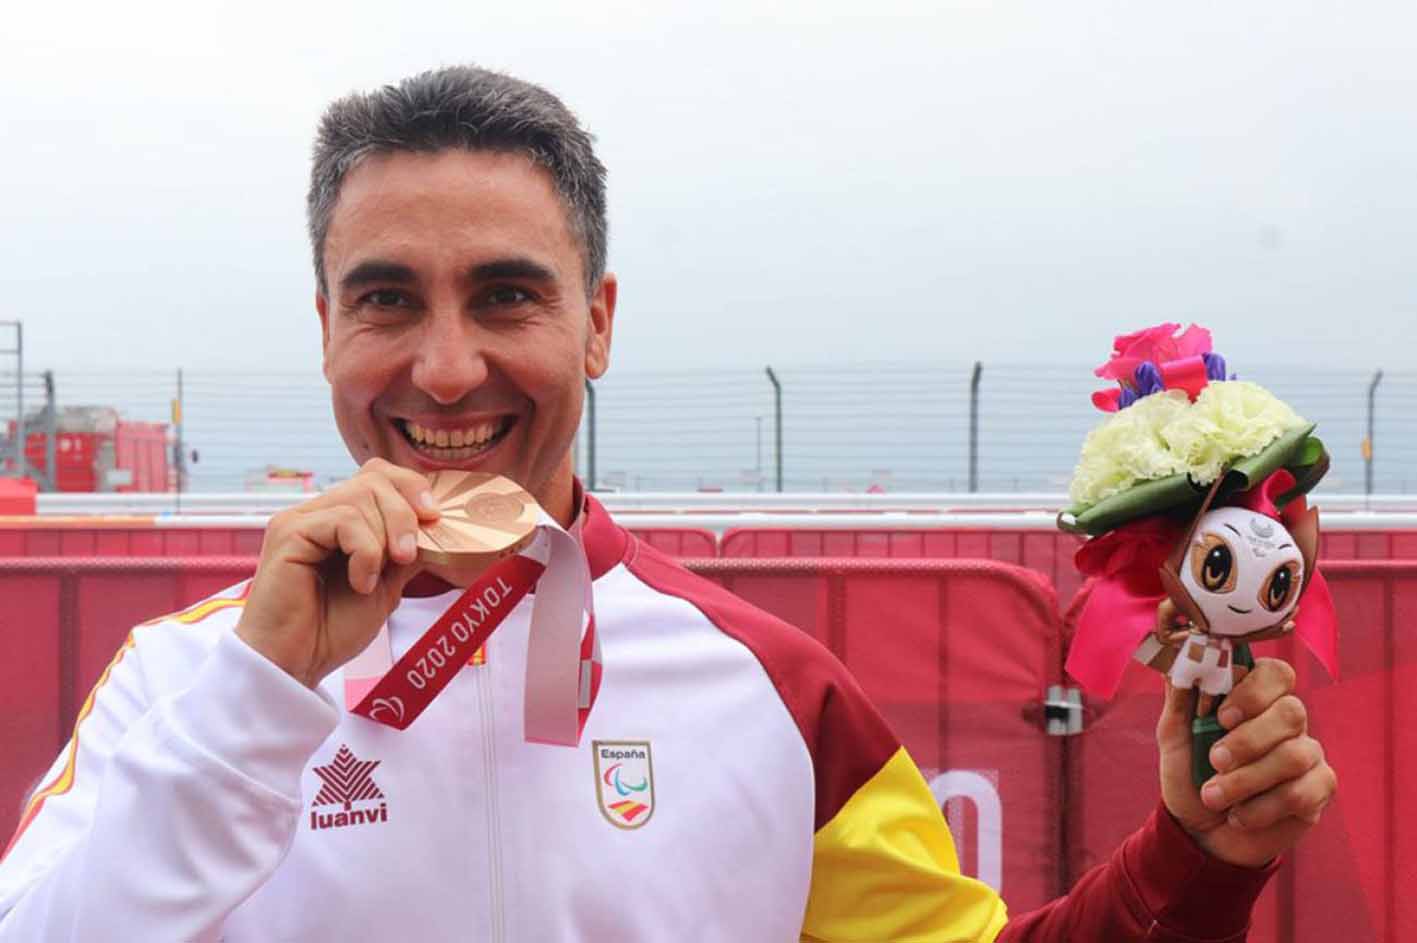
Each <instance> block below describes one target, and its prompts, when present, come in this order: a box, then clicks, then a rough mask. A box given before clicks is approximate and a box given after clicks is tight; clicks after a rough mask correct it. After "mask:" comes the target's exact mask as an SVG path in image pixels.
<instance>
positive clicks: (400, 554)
mask: <svg viewBox="0 0 1417 943" xmlns="http://www.w3.org/2000/svg"><path fill="white" fill-rule="evenodd" d="M369 490H370V493H371V494H372V495H373V498H374V502H375V505H376V509H377V513H378V515H379V527H380V529H381V531H382V532H383V535H384V545H385V546H386V547H387V548H388V552H389V557H390V559H392V560H394V561H396V562H398V563H412V562H413V561H414V559H415V558H416V557H417V556H418V530H419V526H418V512H417V511H415V510H414V508H413V506H412V505H410V504H409V503H408V499H407V498H405V497H404V496H403V494H402V493H401V492H400V491H399V490H398V489H397V488H395V487H394V486H393V483H392V482H391V481H389V480H388V479H385V478H379V477H374V476H371V478H370V480H369Z"/></svg>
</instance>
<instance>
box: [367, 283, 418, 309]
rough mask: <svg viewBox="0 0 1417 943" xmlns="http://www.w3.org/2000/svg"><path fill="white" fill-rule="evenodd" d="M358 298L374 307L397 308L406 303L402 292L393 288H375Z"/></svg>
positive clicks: (406, 300) (406, 299)
mask: <svg viewBox="0 0 1417 943" xmlns="http://www.w3.org/2000/svg"><path fill="white" fill-rule="evenodd" d="M359 300H360V301H361V302H363V303H365V304H370V305H373V306H374V307H376V308H398V307H401V306H403V305H405V304H407V303H408V298H407V297H406V296H405V295H404V293H403V292H401V291H397V290H396V289H393V288H376V289H374V290H373V291H371V292H369V293H368V294H366V295H364V297H362V298H360V299H359Z"/></svg>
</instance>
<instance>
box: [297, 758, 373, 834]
mask: <svg viewBox="0 0 1417 943" xmlns="http://www.w3.org/2000/svg"><path fill="white" fill-rule="evenodd" d="M378 765H379V761H378V760H360V759H357V758H356V757H355V755H354V754H353V753H351V752H350V749H349V747H347V746H345V745H344V744H340V748H339V752H338V753H336V754H335V758H334V761H333V762H331V763H330V764H329V765H328V766H316V767H313V771H314V773H315V775H316V776H318V777H320V784H321V785H320V791H319V792H318V793H316V794H315V802H314V803H313V804H314V805H342V806H344V810H343V811H340V812H331V813H322V812H318V811H316V810H315V809H311V810H310V828H311V829H312V830H313V831H320V830H321V829H326V828H344V827H346V826H349V825H367V824H372V823H374V822H387V821H388V820H389V807H388V804H387V803H385V802H383V801H382V800H383V798H384V794H383V792H381V791H380V790H379V787H378V786H376V785H375V784H374V775H373V774H374V767H376V766H378ZM375 799H378V800H380V802H379V805H378V808H369V807H368V805H367V803H370V802H372V801H374V800H375ZM356 802H358V803H361V804H364V807H363V808H359V809H356V808H354V804H355V803H356Z"/></svg>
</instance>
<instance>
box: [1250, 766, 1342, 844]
mask: <svg viewBox="0 0 1417 943" xmlns="http://www.w3.org/2000/svg"><path fill="white" fill-rule="evenodd" d="M1337 791H1338V776H1337V774H1335V773H1334V771H1333V767H1331V766H1329V765H1328V764H1327V763H1320V764H1319V765H1318V766H1315V767H1314V768H1313V769H1311V770H1309V771H1308V772H1307V773H1305V774H1304V775H1303V776H1300V777H1299V778H1298V779H1291V780H1290V781H1289V782H1287V783H1282V784H1281V785H1279V786H1276V787H1275V788H1273V789H1271V790H1269V791H1268V792H1265V793H1262V794H1261V795H1258V796H1256V797H1254V798H1253V799H1249V800H1247V801H1245V802H1242V803H1240V804H1238V805H1236V806H1235V807H1234V808H1232V809H1231V810H1230V814H1229V816H1228V817H1227V818H1228V820H1229V822H1230V824H1231V825H1234V826H1235V827H1236V828H1249V829H1257V828H1269V827H1270V826H1271V825H1274V824H1276V823H1278V822H1281V821H1283V820H1284V819H1287V818H1296V819H1302V820H1303V821H1305V822H1308V823H1309V824H1310V825H1315V824H1317V823H1318V821H1319V818H1320V816H1322V815H1323V810H1324V809H1325V808H1326V807H1327V806H1328V804H1329V803H1330V802H1332V801H1333V797H1334V795H1335V793H1337Z"/></svg>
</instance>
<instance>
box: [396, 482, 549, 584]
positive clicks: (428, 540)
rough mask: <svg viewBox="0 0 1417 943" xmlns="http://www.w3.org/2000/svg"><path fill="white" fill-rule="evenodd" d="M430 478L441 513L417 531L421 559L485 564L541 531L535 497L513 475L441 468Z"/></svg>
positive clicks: (449, 563)
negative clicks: (435, 519) (510, 477)
mask: <svg viewBox="0 0 1417 943" xmlns="http://www.w3.org/2000/svg"><path fill="white" fill-rule="evenodd" d="M428 481H429V484H430V485H431V486H432V491H433V500H434V502H435V503H436V504H437V506H438V511H439V514H440V515H441V516H440V517H439V518H438V520H437V522H436V523H433V524H426V525H424V526H423V529H422V530H421V531H420V532H419V534H418V559H419V560H421V561H423V562H424V563H432V564H437V565H439V566H455V567H474V566H476V567H481V566H486V565H488V564H490V563H492V562H493V561H495V560H497V559H500V558H501V557H505V556H509V555H511V554H514V553H516V552H517V551H518V550H520V549H522V548H523V547H525V546H526V545H527V544H528V543H530V542H531V538H532V537H533V536H534V534H535V533H536V522H537V504H536V501H535V499H534V498H532V496H531V495H529V494H527V493H526V492H525V491H523V490H522V488H521V486H519V485H518V484H516V483H515V482H514V481H512V480H511V479H509V478H503V477H502V476H501V475H488V474H485V473H482V472H464V471H439V472H434V473H433V474H431V475H429V476H428Z"/></svg>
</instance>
